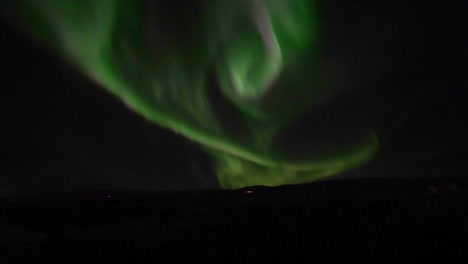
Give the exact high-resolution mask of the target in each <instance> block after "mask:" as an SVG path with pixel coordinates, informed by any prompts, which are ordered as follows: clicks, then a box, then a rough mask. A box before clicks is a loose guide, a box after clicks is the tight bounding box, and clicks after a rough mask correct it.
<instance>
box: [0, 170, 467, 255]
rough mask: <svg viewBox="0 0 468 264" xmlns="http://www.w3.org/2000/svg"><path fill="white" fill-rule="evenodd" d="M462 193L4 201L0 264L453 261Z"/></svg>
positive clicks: (423, 187) (438, 184)
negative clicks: (48, 263)
mask: <svg viewBox="0 0 468 264" xmlns="http://www.w3.org/2000/svg"><path fill="white" fill-rule="evenodd" d="M467 187H468V184H467V181H466V180H462V179H444V180H439V179H437V180H424V181H421V180H395V179H393V180H382V179H361V180H340V181H330V182H319V183H315V184H310V185H303V186H283V187H279V188H264V187H255V188H249V189H243V190H236V191H200V192H174V193H170V192H167V193H141V192H127V191H121V192H112V193H110V192H87V193H67V194H50V195H41V196H34V195H32V196H21V197H11V198H10V199H5V200H3V201H2V202H1V206H0V210H1V211H0V216H1V217H0V233H1V234H2V235H1V236H0V252H2V253H1V255H0V263H19V261H22V262H23V263H35V262H37V261H38V260H40V259H43V260H60V261H68V260H83V261H87V260H91V259H92V260H100V259H102V260H106V261H113V260H122V259H127V260H136V259H141V260H145V259H147V258H148V257H151V258H158V259H165V260H169V261H170V260H171V259H172V260H174V259H178V258H180V257H197V258H199V257H207V258H208V259H211V258H212V260H216V259H217V258H219V257H223V258H226V257H227V258H229V260H240V261H243V260H249V259H251V258H252V257H260V258H265V257H284V256H299V255H300V256H303V257H306V259H307V260H311V261H313V260H314V259H317V258H321V257H329V256H340V257H344V256H350V255H354V256H359V257H361V258H362V257H364V258H366V259H369V260H373V261H378V262H376V263H379V262H381V261H384V260H387V259H388V258H389V257H390V258H398V259H402V258H403V259H410V260H411V259H412V260H417V259H418V258H420V257H424V258H428V257H429V258H432V257H443V258H446V257H458V256H463V255H465V254H466V253H465V251H466V246H465V245H466V243H467V242H468V239H467V235H468V227H467V223H468V221H467V220H468V217H467V215H468V214H467V212H468V207H467V205H468V203H467V193H468V192H467V190H468V188H467ZM24 261H26V262H24Z"/></svg>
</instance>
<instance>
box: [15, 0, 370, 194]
mask: <svg viewBox="0 0 468 264" xmlns="http://www.w3.org/2000/svg"><path fill="white" fill-rule="evenodd" d="M161 2H163V1H136V0H131V1H130V0H80V1H73V0H47V1H46V0H17V1H15V4H14V5H15V7H14V8H15V10H16V11H17V14H18V17H19V19H20V20H21V21H22V22H23V23H24V24H25V25H26V26H27V28H28V29H29V33H30V34H31V36H33V37H34V38H35V39H36V40H38V41H39V42H41V43H44V44H45V45H46V46H47V47H49V48H51V49H52V50H54V51H55V52H56V53H57V54H59V55H60V56H61V57H62V58H63V59H64V60H66V61H67V62H68V63H71V64H73V65H74V66H76V68H77V69H79V70H80V71H82V72H83V74H85V75H86V76H88V77H89V78H91V79H93V80H94V81H95V82H96V83H98V84H99V85H100V86H102V87H103V88H105V89H106V90H107V91H108V92H110V93H111V94H113V95H114V96H116V97H118V98H119V99H120V100H122V101H123V102H125V104H126V105H127V106H128V107H129V108H130V109H132V110H133V111H135V112H136V113H138V114H140V115H141V116H143V117H144V118H146V119H147V120H149V121H150V122H154V123H156V124H158V125H160V126H162V127H165V128H168V129H171V130H173V131H174V132H175V133H178V134H180V135H182V136H184V137H186V138H188V139H190V140H192V141H193V142H196V143H197V144H199V145H200V147H202V148H203V149H204V150H205V151H206V152H207V153H209V154H210V155H211V156H212V157H213V164H214V166H215V170H216V174H217V177H218V180H219V183H220V185H221V186H222V187H223V188H227V189H234V188H241V187H246V186H253V185H265V186H277V185H283V184H299V183H305V182H310V181H314V180H317V179H320V178H323V177H326V176H331V175H335V174H337V173H340V172H343V171H345V170H349V169H351V168H354V167H357V166H359V165H362V164H363V163H365V162H366V161H368V160H369V159H370V158H372V157H373V156H374V154H375V153H376V151H377V148H378V143H377V137H376V136H375V134H374V133H372V132H369V133H363V135H360V137H359V138H356V139H355V140H354V143H353V144H345V146H341V147H340V146H338V147H337V146H334V147H333V149H330V148H329V149H326V150H323V149H319V150H317V149H310V150H309V151H308V152H307V153H302V154H301V155H300V157H297V155H293V153H290V152H289V151H288V148H287V146H286V147H282V148H280V147H278V144H279V143H278V140H277V138H278V136H279V135H280V134H281V133H282V132H283V131H284V130H285V129H287V128H288V126H290V124H291V123H292V122H294V120H296V119H297V118H298V117H299V116H300V115H301V113H304V112H305V111H307V109H310V107H311V106H313V105H314V104H318V103H320V99H321V98H322V97H323V96H325V95H326V94H327V92H328V91H329V90H330V88H329V87H327V82H326V79H327V78H325V76H327V74H326V73H325V72H324V70H323V69H322V68H323V67H321V64H320V55H321V50H322V47H323V45H324V39H323V37H322V36H323V32H322V31H323V30H324V29H323V28H322V27H321V21H322V18H323V16H324V11H323V7H322V6H321V5H319V4H318V3H317V2H316V1H313V0H312V1H311V0H295V1H284V0H235V1H231V0H205V1H176V2H181V3H190V2H192V3H193V2H199V3H198V8H185V9H182V8H181V9H180V10H175V9H174V10H165V9H164V7H163V5H162V4H161ZM166 2H167V1H166ZM191 5H192V6H197V4H191ZM176 13H177V14H176ZM175 24H178V26H176V25H175ZM65 88H66V87H65ZM310 136H313V135H310ZM298 140H301V139H298Z"/></svg>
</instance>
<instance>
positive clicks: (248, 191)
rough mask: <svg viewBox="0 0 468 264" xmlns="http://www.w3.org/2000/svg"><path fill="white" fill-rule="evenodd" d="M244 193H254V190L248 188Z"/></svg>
mask: <svg viewBox="0 0 468 264" xmlns="http://www.w3.org/2000/svg"><path fill="white" fill-rule="evenodd" d="M244 193H246V194H251V193H253V191H250V190H247V191H244Z"/></svg>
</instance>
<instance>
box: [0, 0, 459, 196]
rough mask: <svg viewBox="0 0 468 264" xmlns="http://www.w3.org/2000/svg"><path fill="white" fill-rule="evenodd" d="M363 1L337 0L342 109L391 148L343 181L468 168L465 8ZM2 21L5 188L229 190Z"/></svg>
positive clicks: (194, 154)
mask: <svg viewBox="0 0 468 264" xmlns="http://www.w3.org/2000/svg"><path fill="white" fill-rule="evenodd" d="M351 2H354V1H331V3H330V8H329V16H328V17H327V19H326V23H325V27H326V28H327V32H328V33H327V34H328V35H327V39H328V41H329V43H330V45H329V46H328V47H327V49H326V51H325V54H327V57H326V58H327V61H328V62H330V63H336V65H338V66H340V67H342V68H344V69H347V70H346V71H345V73H344V75H343V78H341V79H340V80H336V81H335V85H336V86H337V87H342V89H341V90H340V91H341V93H340V95H339V96H337V98H335V99H333V100H335V101H333V103H331V104H330V105H331V108H332V110H331V112H336V113H340V112H344V111H350V113H349V116H350V120H353V119H352V118H355V119H356V118H359V119H365V120H366V121H368V122H370V123H371V124H372V126H373V127H374V128H375V129H376V131H377V133H378V135H379V136H380V139H381V147H382V149H381V151H380V153H379V155H378V156H377V157H376V159H375V160H374V161H372V162H371V163H369V164H368V165H366V166H364V167H362V168H359V169H356V170H353V171H350V172H347V173H343V174H342V175H338V176H337V178H346V177H448V176H464V175H466V167H467V165H465V164H466V161H465V157H466V156H468V155H466V154H467V148H466V146H468V145H467V136H466V135H467V132H468V129H467V127H468V123H467V121H466V119H467V118H466V115H465V114H464V113H463V112H464V111H466V110H468V107H467V103H466V102H467V100H466V99H467V95H468V92H467V87H466V85H467V81H466V76H465V75H466V73H465V72H466V70H465V68H466V67H465V65H464V62H465V61H466V44H467V43H466V39H465V34H466V25H467V23H466V18H465V17H466V16H465V11H464V10H465V8H464V6H463V5H462V4H459V5H458V6H456V5H453V6H449V5H443V4H442V3H438V4H437V5H436V4H433V6H430V4H428V3H424V5H418V4H415V3H413V4H408V3H406V1H401V2H400V3H398V4H397V3H396V2H395V1H368V2H369V3H366V1H359V2H361V3H360V4H359V5H356V4H355V3H351ZM371 2H379V4H376V3H371ZM172 10H173V11H174V10H175V9H172ZM0 22H1V25H0V41H1V42H0V45H1V48H0V52H1V55H0V56H1V63H2V68H3V71H2V73H3V74H2V85H1V86H2V88H1V89H2V104H1V107H2V111H1V112H2V130H3V132H4V134H3V137H2V152H3V153H4V156H5V158H4V159H3V164H4V165H3V166H2V173H1V174H0V195H1V196H4V195H10V194H17V193H27V192H43V191H57V190H59V191H62V190H65V191H66V190H108V189H132V190H184V189H211V188H218V185H217V183H216V179H215V176H214V174H213V172H212V170H211V169H210V164H209V159H208V157H207V156H206V155H205V154H204V153H202V152H201V151H199V150H198V149H197V147H196V146H195V145H194V144H192V143H190V142H188V141H187V140H185V139H183V138H181V137H179V136H176V135H174V134H172V133H171V132H169V131H166V130H163V129H160V128H158V127H157V126H156V125H152V124H148V123H147V122H145V121H144V120H143V119H142V118H140V117H139V116H138V115H136V114H135V113H133V112H131V111H129V110H128V109H127V108H126V107H125V106H124V105H123V104H122V103H121V102H120V101H119V100H117V99H116V98H114V97H112V96H110V95H108V94H107V93H106V92H104V91H103V90H102V89H101V88H99V87H98V86H96V85H95V84H93V83H92V82H90V81H88V80H87V79H86V78H84V77H83V76H81V75H80V74H79V73H77V72H76V71H75V70H73V69H72V68H71V67H69V66H67V65H66V64H65V63H63V62H61V61H60V59H58V58H57V57H56V56H55V55H54V54H52V53H51V52H47V51H44V50H43V49H41V48H40V47H39V46H38V45H36V44H34V43H32V42H31V41H30V40H29V39H28V38H27V37H26V36H24V35H23V34H20V33H18V32H17V31H15V30H14V29H13V28H12V27H11V26H10V25H8V24H7V23H6V22H5V21H4V20H3V19H2V20H1V21H0ZM323 122H324V123H321V125H323V126H325V125H326V120H325V121H323ZM354 124H355V123H353V122H352V121H350V122H348V123H347V126H353V125H354ZM306 126H307V127H311V126H309V125H306ZM304 131H307V129H306V130H304ZM301 133H302V135H301V136H304V133H305V132H301ZM301 133H299V135H300V134H301ZM299 142H300V141H299Z"/></svg>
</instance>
